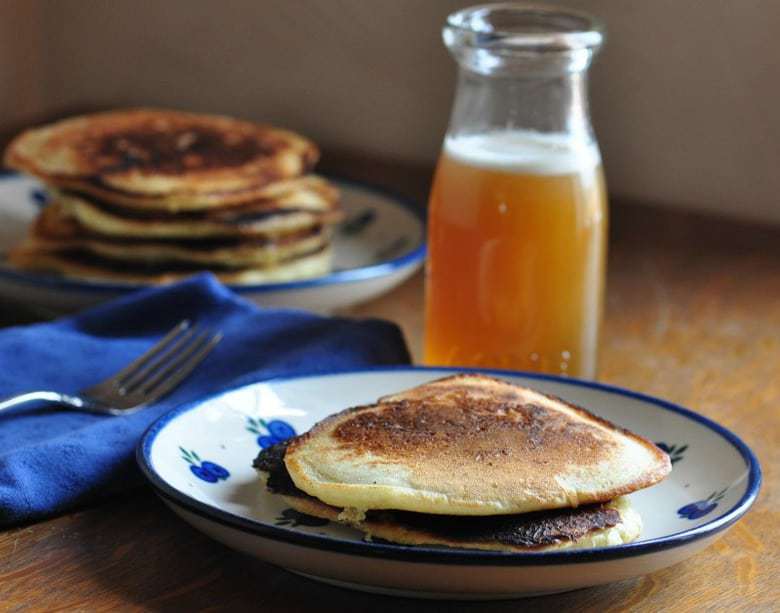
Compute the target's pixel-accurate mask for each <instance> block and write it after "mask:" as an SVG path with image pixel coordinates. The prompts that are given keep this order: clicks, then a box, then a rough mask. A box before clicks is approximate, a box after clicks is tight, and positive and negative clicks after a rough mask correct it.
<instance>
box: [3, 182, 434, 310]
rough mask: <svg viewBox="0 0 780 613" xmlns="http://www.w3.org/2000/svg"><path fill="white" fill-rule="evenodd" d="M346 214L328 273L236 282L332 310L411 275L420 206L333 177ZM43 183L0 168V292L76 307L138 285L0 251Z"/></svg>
mask: <svg viewBox="0 0 780 613" xmlns="http://www.w3.org/2000/svg"><path fill="white" fill-rule="evenodd" d="M332 180H333V181H334V183H336V185H338V187H339V189H340V190H341V194H342V204H343V207H344V210H345V214H346V215H345V219H344V221H343V222H342V223H341V224H340V226H339V227H338V228H337V229H336V231H335V232H334V237H333V272H331V273H330V274H328V275H324V276H321V277H316V278H312V279H304V280H301V281H292V282H286V283H268V284H263V285H235V286H232V287H231V289H233V290H234V291H235V292H237V293H238V294H240V295H242V296H244V297H245V298H248V299H250V300H252V301H254V302H256V303H258V304H261V305H264V306H273V307H280V306H286V307H292V308H303V309H309V310H313V311H319V312H325V313H327V312H331V311H334V310H336V309H339V308H343V307H347V306H350V305H353V304H358V303H360V302H364V301H367V300H371V299H372V298H375V297H377V296H380V295H381V294H383V293H385V292H387V291H389V290H391V289H392V288H394V287H396V286H397V285H399V284H400V283H402V282H403V281H405V280H406V279H407V278H408V277H410V276H411V275H412V274H413V273H414V272H415V271H416V270H417V269H418V268H419V267H420V266H421V265H422V263H423V261H424V259H425V221H424V213H423V209H422V208H421V207H420V206H418V205H417V204H416V203H414V202H411V201H410V200H409V199H407V198H405V197H402V196H399V195H397V194H393V193H391V192H389V191H387V190H384V189H381V188H378V187H375V186H371V185H366V184H363V183H357V182H353V181H346V180H343V179H338V178H332ZM46 199H47V196H46V192H45V190H44V188H43V185H42V184H41V183H40V182H39V181H37V180H35V179H32V178H29V177H26V176H22V175H19V174H16V173H5V174H2V175H0V297H1V298H6V299H7V300H9V301H11V300H13V301H17V302H21V303H23V304H25V305H28V306H32V307H38V309H39V310H41V311H42V312H49V313H62V312H68V311H74V310H78V309H81V308H85V307H88V306H92V305H94V304H97V303H99V302H103V301H105V300H109V299H111V298H115V297H117V296H120V295H123V294H125V293H128V292H131V291H133V290H136V289H139V288H140V287H142V286H141V285H138V284H132V283H107V282H98V281H86V280H77V279H68V278H64V277H60V276H55V275H51V274H41V273H32V272H28V271H21V270H17V269H14V268H13V267H12V266H10V265H8V264H7V263H5V262H4V257H3V256H4V254H5V253H7V252H8V250H9V249H11V248H12V247H13V246H14V245H16V244H17V243H18V242H19V241H20V240H21V239H22V238H23V237H24V235H25V234H26V233H27V229H28V227H29V226H30V224H31V223H32V221H33V219H35V217H36V216H37V214H38V213H39V211H40V209H41V207H43V206H45V205H46Z"/></svg>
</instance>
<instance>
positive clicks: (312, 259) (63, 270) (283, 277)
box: [7, 245, 331, 285]
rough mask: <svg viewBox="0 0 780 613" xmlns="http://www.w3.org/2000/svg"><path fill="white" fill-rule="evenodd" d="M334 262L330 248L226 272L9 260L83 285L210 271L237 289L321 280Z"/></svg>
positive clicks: (88, 258)
mask: <svg viewBox="0 0 780 613" xmlns="http://www.w3.org/2000/svg"><path fill="white" fill-rule="evenodd" d="M330 260H331V252H330V248H329V247H324V248H323V249H321V250H320V251H317V252H314V253H309V254H305V255H301V256H298V257H296V258H294V259H291V260H287V261H284V262H280V263H278V264H276V265H274V266H269V267H265V268H262V267H256V268H225V267H218V266H197V265H193V264H183V263H176V262H159V263H156V264H153V265H144V264H141V263H129V262H123V261H121V260H114V259H111V258H106V257H98V256H95V255H94V254H90V253H85V252H83V251H61V252H59V251H45V250H40V249H36V248H34V247H30V246H29V245H22V246H20V247H17V248H15V249H12V250H11V252H10V253H9V254H8V258H7V261H8V263H9V264H10V265H11V266H13V267H14V268H17V269H20V270H28V271H33V272H39V273H50V274H55V275H57V276H61V277H66V278H69V279H74V280H79V281H84V280H86V281H94V282H103V283H117V284H122V283H133V284H136V283H144V284H148V283H170V282H173V281H177V280H179V279H183V278H185V277H188V276H190V275H192V274H195V273H197V272H202V271H205V270H208V271H210V272H213V273H214V275H215V276H216V277H217V278H218V279H219V280H220V281H222V282H223V283H230V284H233V285H256V284H264V283H282V282H286V281H297V280H299V279H309V278H313V277H318V276H320V275H324V274H326V273H327V272H328V271H329V270H330Z"/></svg>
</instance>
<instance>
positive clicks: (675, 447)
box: [138, 367, 761, 599]
mask: <svg viewBox="0 0 780 613" xmlns="http://www.w3.org/2000/svg"><path fill="white" fill-rule="evenodd" d="M463 370H464V369H460V370H458V371H455V370H451V369H427V368H415V367H401V368H389V369H388V368H385V369H376V370H374V369H371V370H363V371H356V372H347V373H335V374H328V375H318V376H310V377H297V378H286V379H274V380H270V381H266V382H261V383H256V384H253V385H249V386H247V387H243V388H240V389H237V390H233V391H229V392H225V393H223V394H220V395H218V396H215V397H212V398H209V399H206V400H203V401H200V402H198V403H195V404H192V405H189V406H184V407H181V408H179V409H177V410H175V411H173V412H172V413H169V414H168V415H166V416H164V417H163V418H162V419H160V420H159V421H158V422H157V423H155V424H154V425H153V426H152V427H151V428H150V429H149V431H148V432H147V433H146V434H145V436H144V438H143V440H142V441H141V443H140V445H139V447H138V462H139V464H140V466H141V468H142V470H143V472H144V473H145V475H146V476H147V477H148V479H149V480H150V482H151V483H152V485H153V486H154V488H155V489H156V490H157V492H158V493H159V494H160V495H161V496H162V497H163V499H164V500H165V502H166V503H167V504H168V505H169V506H170V507H171V508H172V509H173V510H174V511H175V512H176V513H177V514H179V515H180V516H181V517H182V518H184V519H185V520H186V521H188V522H189V523H190V524H192V525H193V526H195V527H196V528H198V529H199V530H201V531H203V532H204V533H206V534H208V535H209V536H211V537H213V538H215V539H216V540H218V541H221V542H222V543H225V544H226V545H228V546H230V547H233V548H235V549H238V550H240V551H243V552H246V553H249V554H251V555H254V556H257V557H258V558H261V559H263V560H266V561H268V562H271V563H273V564H277V565H279V566H283V567H285V568H287V569H289V570H291V571H293V572H296V573H300V574H304V575H306V576H309V577H314V578H317V579H320V580H322V581H326V582H329V583H334V584H337V585H341V586H347V587H353V588H355V589H360V590H367V591H375V592H381V593H389V594H399V595H406V596H415V597H442V598H458V599H462V598H480V599H481V598H485V599H487V598H512V597H518V596H528V595H532V594H541V593H550V592H558V591H564V590H572V589H576V588H581V587H586V586H591V585H598V584H602V583H608V582H612V581H619V580H622V579H626V578H629V577H634V576H638V575H643V574H646V573H651V572H653V571H656V570H658V569H661V568H664V567H666V566H670V565H672V564H676V563H677V562H680V561H682V560H684V559H686V558H688V557H689V556H691V555H693V554H695V553H696V552H697V551H699V550H701V549H703V548H705V547H707V546H708V545H710V544H711V543H712V542H713V541H714V540H715V539H717V538H719V537H720V536H722V535H723V533H724V531H725V530H726V529H727V528H729V527H730V526H731V525H732V524H733V523H734V522H735V521H736V520H737V519H739V518H740V517H741V516H742V515H743V514H744V513H745V512H746V511H747V510H748V508H749V507H750V505H751V504H752V503H753V501H754V500H755V497H756V495H757V493H758V489H759V486H760V481H761V471H760V468H759V464H758V461H757V459H756V457H755V456H754V454H753V453H752V452H751V451H750V449H749V448H748V447H747V446H746V445H745V444H744V443H743V442H742V441H741V440H740V439H739V438H737V437H736V436H735V435H734V434H732V433H731V432H729V431H728V430H726V429H725V428H723V427H722V426H719V425H718V424H716V423H714V422H712V421H710V420H708V419H706V418H705V417H702V416H701V415H698V414H696V413H694V412H692V411H689V410H687V409H684V408H682V407H678V406H675V405H673V404H670V403H668V402H665V401H663V400H658V399H655V398H651V397H649V396H644V395H641V394H637V393H634V392H630V391H626V390H622V389H619V388H615V387H610V386H606V385H601V384H598V383H590V382H583V381H577V380H573V379H562V378H557V377H552V376H545V375H529V374H523V373H511V372H508V371H503V372H500V371H481V372H492V373H493V374H496V375H498V376H501V377H504V378H506V379H508V380H510V381H513V382H517V383H521V384H524V385H529V386H532V387H534V388H537V389H539V390H542V391H544V392H547V393H552V394H555V395H557V396H560V397H562V398H564V399H566V400H569V401H571V402H574V403H577V404H580V405H582V406H584V407H586V408H588V409H590V410H591V411H593V412H594V413H596V414H598V415H601V416H603V417H605V418H607V419H609V420H612V421H614V422H615V423H617V424H619V425H622V426H625V427H627V428H629V429H631V430H633V431H635V432H637V433H639V434H643V435H645V436H647V437H649V438H650V439H652V440H654V441H656V442H657V443H658V444H659V445H663V446H665V447H666V448H667V450H668V451H669V453H670V455H671V457H672V461H673V467H674V468H673V471H672V474H671V475H670V476H669V477H668V478H667V479H666V480H664V481H663V482H662V483H660V484H659V485H656V486H654V487H652V488H649V489H647V490H644V491H641V492H637V493H635V494H632V495H631V501H632V503H633V505H634V507H635V508H636V509H637V510H638V511H639V513H640V514H641V515H642V518H643V520H644V525H645V527H644V530H643V533H642V535H641V537H640V539H639V540H638V541H636V542H634V543H631V544H628V545H621V546H617V547H611V548H603V549H589V550H580V551H577V550H574V551H568V550H564V551H559V552H547V553H522V554H520V553H500V552H489V551H469V550H462V549H460V550H459V549H447V548H434V547H406V546H398V545H390V544H379V543H367V542H363V541H362V540H361V536H360V534H359V533H358V532H356V531H353V530H351V529H349V528H345V527H343V526H338V525H334V524H330V523H328V522H325V521H322V520H318V519H314V518H308V517H307V516H305V515H300V514H298V513H296V512H294V511H292V510H291V509H289V508H287V507H286V505H285V504H284V502H283V501H282V500H281V499H280V498H279V497H278V496H274V495H272V494H269V493H267V492H266V491H264V488H262V487H261V486H260V485H259V483H258V477H257V475H256V473H255V471H254V469H253V468H252V466H251V464H252V460H253V459H254V458H255V456H256V455H257V453H258V452H259V451H260V448H261V447H262V446H267V445H269V444H272V443H273V442H275V441H278V440H282V439H284V438H286V437H287V436H290V435H292V434H293V433H301V432H305V431H306V430H308V429H309V428H310V427H311V426H312V425H313V424H314V423H315V422H317V421H319V420H321V419H323V418H324V417H326V416H327V415H329V414H331V413H333V412H335V411H338V410H341V409H343V408H345V407H349V406H354V405H359V404H365V403H370V402H373V401H375V400H376V398H377V397H378V396H381V395H383V394H389V393H391V392H397V391H399V390H403V389H406V388H409V387H412V386H415V385H419V384H421V383H424V382H426V381H430V380H432V379H436V378H438V377H442V376H446V375H449V374H452V373H454V372H463Z"/></svg>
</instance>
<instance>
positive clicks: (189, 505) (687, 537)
mask: <svg viewBox="0 0 780 613" xmlns="http://www.w3.org/2000/svg"><path fill="white" fill-rule="evenodd" d="M407 370H414V371H422V372H441V373H442V374H446V373H455V372H475V373H485V374H491V375H496V376H507V375H509V376H520V377H525V378H529V379H537V380H540V381H554V382H557V383H563V384H568V385H574V386H579V387H584V388H590V389H597V390H600V391H604V392H608V393H611V394H615V395H618V396H624V397H627V398H633V399H637V400H641V401H643V402H647V403H649V404H651V405H654V406H655V407H657V408H658V409H661V410H665V411H670V412H672V413H676V414H678V415H682V416H684V417H686V418H688V419H690V420H691V421H694V422H697V423H699V424H702V425H703V426H705V427H706V428H708V429H709V430H712V431H713V432H715V433H716V434H718V435H719V436H720V437H722V438H724V439H726V440H727V441H728V442H729V443H731V445H732V446H733V447H735V448H736V450H737V451H738V452H739V454H740V455H741V456H742V459H743V460H744V461H745V465H746V467H747V469H748V484H747V488H746V489H745V493H744V494H743V496H742V497H741V498H740V499H739V501H738V502H737V503H736V504H735V505H734V506H733V507H731V509H729V510H728V511H726V512H725V513H723V514H722V515H720V516H718V517H716V518H715V519H713V520H711V521H709V522H707V523H705V524H702V525H701V526H697V527H695V528H690V529H688V530H683V531H681V532H676V533H673V534H670V535H667V536H663V537H660V538H656V539H650V540H647V541H639V542H634V543H627V544H624V545H615V546H612V547H602V548H595V549H579V550H577V549H575V550H562V551H547V552H539V553H509V552H498V551H478V550H465V549H445V548H433V547H422V546H407V545H393V544H387V545H386V544H382V543H366V542H363V541H345V540H343V539H338V538H334V537H330V536H322V535H317V534H309V533H305V532H297V531H294V530H289V529H285V528H280V527H277V526H273V525H270V524H265V523H262V522H258V521H254V520H251V519H247V518H244V517H241V516H238V515H234V514H233V513H228V512H227V511H223V510H221V509H218V508H216V507H214V506H211V505H208V504H206V503H203V502H200V501H198V500H195V499H194V498H191V497H190V496H188V495H186V494H185V493H183V492H181V491H179V490H177V489H175V488H174V487H172V486H170V485H168V483H167V482H166V481H165V480H163V479H162V478H161V477H160V476H159V475H158V474H157V472H156V471H155V470H154V468H153V466H152V463H151V458H150V453H151V448H152V445H153V444H154V441H155V439H156V438H157V435H158V434H159V433H160V432H161V431H162V430H163V428H165V426H166V425H167V424H168V423H169V422H170V421H172V420H174V419H175V418H176V417H178V416H180V415H182V414H183V413H186V412H188V411H191V410H193V409H195V408H197V407H199V406H201V405H202V404H203V403H205V402H208V401H209V400H211V399H213V398H217V397H219V396H222V395H223V394H226V393H229V392H230V391H233V390H234V389H241V388H243V387H247V385H254V384H246V385H242V386H239V387H237V388H233V389H227V390H223V391H221V392H218V393H215V394H211V395H209V396H208V397H206V398H202V399H200V400H197V401H195V402H190V403H187V404H184V405H182V406H180V407H178V408H176V409H173V410H172V411H171V412H169V413H166V414H165V415H163V416H162V417H160V418H159V419H157V421H155V422H154V423H153V424H152V425H151V426H149V428H148V429H147V430H146V432H145V433H144V435H143V437H142V438H141V440H140V442H139V444H138V446H137V447H136V460H137V462H138V465H139V466H140V468H141V471H142V472H143V474H144V476H145V477H146V478H147V479H148V480H149V482H150V483H151V485H152V486H153V488H154V489H155V490H156V491H157V493H158V494H159V495H160V496H162V497H163V498H164V499H167V500H169V501H171V502H173V503H175V504H176V505H178V506H180V507H182V508H184V509H185V510H187V511H189V512H191V513H194V514H195V515H198V516H200V517H203V518H205V519H208V520H210V521H214V522H216V523H219V524H222V525H224V526H227V527H229V528H233V529H237V530H240V531H243V532H249V533H251V534H254V535H257V536H261V537H264V538H268V539H271V540H275V541H282V542H285V543H290V544H294V545H302V546H306V547H313V548H316V549H320V550H326V551H331V552H333V553H341V554H349V555H359V556H364V557H379V558H384V559H392V560H402V561H405V562H420V563H443V564H458V565H480V566H483V565H487V566H490V565H494V566H540V565H545V566H546V565H556V564H576V563H584V562H599V561H604V560H615V559H621V558H630V557H636V556H640V555H645V554H650V553H655V552H658V551H664V550H667V549H674V548H677V547H681V546H683V545H687V544H689V543H692V542H694V541H698V540H700V539H703V538H706V537H710V536H713V535H715V534H717V533H718V532H722V531H723V530H725V529H727V528H728V527H730V526H731V525H732V524H733V523H734V522H736V521H737V520H738V519H739V518H740V517H742V516H743V515H744V514H745V513H746V512H747V511H748V509H749V508H750V507H751V505H752V504H753V502H754V501H755V499H756V497H757V496H758V492H759V489H760V488H761V466H760V464H759V462H758V458H757V457H756V455H755V454H754V453H753V451H752V450H751V449H750V447H748V446H747V445H746V444H745V443H744V442H743V441H742V439H740V438H739V437H738V436H737V435H736V434H734V433H733V432H731V431H730V430H728V429H727V428H725V427H723V426H721V425H720V424H718V423H716V422H714V421H712V420H711V419H709V418H707V417H704V416H703V415H699V414H698V413H696V412H694V411H691V410H690V409H686V408H684V407H682V406H679V405H676V404H674V403H671V402H668V401H666V400H661V399H660V398H654V397H653V396H648V395H646V394H642V393H640V392H634V391H631V390H627V389H624V388H621V387H617V386H614V385H608V384H605V383H597V382H594V381H585V380H582V379H576V378H573V377H558V376H555V375H547V374H539V373H529V372H523V371H515V370H497V369H488V368H446V367H437V366H405V365H399V366H379V367H368V368H358V369H353V370H344V371H338V372H326V373H322V372H320V373H317V372H313V373H308V374H300V375H290V376H282V377H273V378H270V379H265V380H260V381H257V382H256V383H265V384H273V383H280V382H283V381H290V380H293V379H302V378H306V377H322V376H339V375H354V374H360V373H370V372H398V371H407ZM249 461H250V460H248V462H249Z"/></svg>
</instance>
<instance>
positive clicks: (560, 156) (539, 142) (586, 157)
mask: <svg viewBox="0 0 780 613" xmlns="http://www.w3.org/2000/svg"><path fill="white" fill-rule="evenodd" d="M444 150H445V152H446V154H447V155H448V156H449V157H450V158H452V159H455V160H457V161H459V162H461V163H462V164H467V165H469V166H478V167H483V168H490V169H493V170H503V171H505V172H516V173H519V174H542V175H564V174H573V173H578V172H583V171H585V172H587V171H591V170H592V169H593V167H594V166H596V165H598V164H599V163H600V162H601V156H600V155H599V150H598V147H597V146H596V144H595V143H583V142H582V141H581V140H580V139H577V140H575V139H573V138H572V137H571V136H569V135H566V134H557V133H542V132H531V131H526V130H507V131H502V132H487V133H484V134H467V135H460V136H447V138H446V139H445V140H444Z"/></svg>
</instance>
